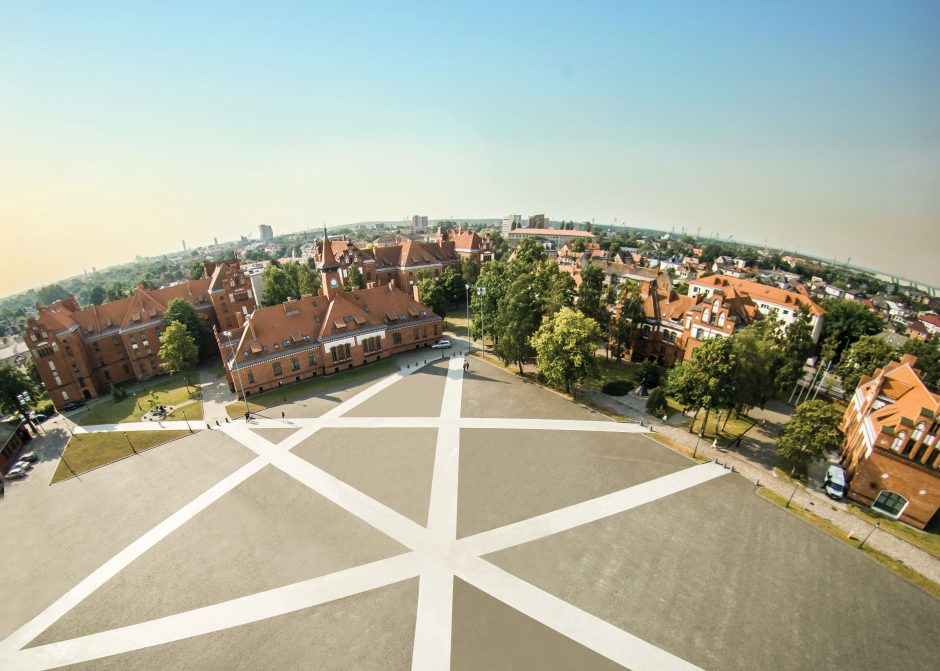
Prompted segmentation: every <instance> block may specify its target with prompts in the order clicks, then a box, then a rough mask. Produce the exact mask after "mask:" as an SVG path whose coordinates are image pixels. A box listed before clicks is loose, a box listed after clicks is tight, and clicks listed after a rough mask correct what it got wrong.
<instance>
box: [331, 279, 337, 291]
mask: <svg viewBox="0 0 940 671" xmlns="http://www.w3.org/2000/svg"><path fill="white" fill-rule="evenodd" d="M337 286H339V282H338V281H337V279H336V278H335V277H331V278H330V287H331V288H333V289H335V288H336V287H337Z"/></svg>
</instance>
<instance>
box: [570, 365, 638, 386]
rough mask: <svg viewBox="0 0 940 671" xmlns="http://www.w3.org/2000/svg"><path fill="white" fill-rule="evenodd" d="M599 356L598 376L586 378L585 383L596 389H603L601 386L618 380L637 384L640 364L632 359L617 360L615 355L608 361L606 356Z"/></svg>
mask: <svg viewBox="0 0 940 671" xmlns="http://www.w3.org/2000/svg"><path fill="white" fill-rule="evenodd" d="M596 358H597V377H594V378H591V379H589V380H585V381H584V383H583V385H584V386H585V387H587V388H588V389H593V390H594V391H601V388H602V387H603V386H604V385H605V384H607V383H608V382H614V381H616V380H627V381H628V382H629V383H630V384H631V386H634V385H636V384H637V381H636V376H637V370H638V369H639V364H635V363H633V362H632V361H627V360H625V359H624V360H620V361H617V360H616V359H614V358H613V357H611V358H610V360H609V361H608V360H607V359H606V358H605V357H604V356H598V357H596Z"/></svg>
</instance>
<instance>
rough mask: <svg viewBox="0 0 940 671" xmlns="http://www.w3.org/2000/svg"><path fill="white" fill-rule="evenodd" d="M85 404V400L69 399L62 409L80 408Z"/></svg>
mask: <svg viewBox="0 0 940 671" xmlns="http://www.w3.org/2000/svg"><path fill="white" fill-rule="evenodd" d="M83 405H85V402H84V401H69V402H68V403H66V404H65V405H63V406H62V409H63V410H64V411H66V412H68V411H69V410H78V409H79V408H81V407H82V406H83Z"/></svg>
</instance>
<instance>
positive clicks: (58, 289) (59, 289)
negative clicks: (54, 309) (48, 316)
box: [36, 284, 69, 305]
mask: <svg viewBox="0 0 940 671" xmlns="http://www.w3.org/2000/svg"><path fill="white" fill-rule="evenodd" d="M68 297H69V292H68V291H66V290H65V287H63V286H62V285H61V284H47V285H46V286H44V287H40V288H38V289H36V300H38V301H39V302H40V303H42V304H43V305H49V304H50V303H54V302H56V301H61V300H65V299H66V298H68Z"/></svg>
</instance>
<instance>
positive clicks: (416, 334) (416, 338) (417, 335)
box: [415, 329, 420, 340]
mask: <svg viewBox="0 0 940 671" xmlns="http://www.w3.org/2000/svg"><path fill="white" fill-rule="evenodd" d="M419 337H420V336H419V334H418V329H415V340H418V338H419Z"/></svg>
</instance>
